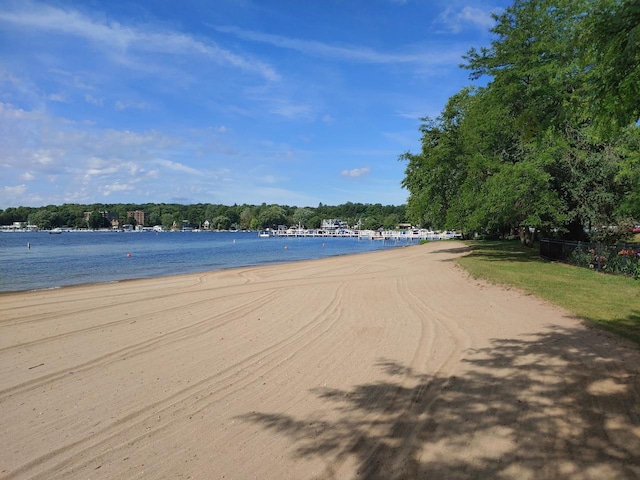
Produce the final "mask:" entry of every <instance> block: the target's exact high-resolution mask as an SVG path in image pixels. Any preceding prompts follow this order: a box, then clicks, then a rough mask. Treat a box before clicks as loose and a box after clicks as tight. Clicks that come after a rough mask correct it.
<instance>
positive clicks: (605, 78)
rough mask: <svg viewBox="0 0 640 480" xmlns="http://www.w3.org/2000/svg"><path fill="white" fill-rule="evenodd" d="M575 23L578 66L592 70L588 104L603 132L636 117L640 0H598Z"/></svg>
mask: <svg viewBox="0 0 640 480" xmlns="http://www.w3.org/2000/svg"><path fill="white" fill-rule="evenodd" d="M592 5H593V7H592V8H593V10H592V11H591V12H590V14H589V15H585V16H584V17H583V18H582V19H581V21H580V24H579V26H578V29H577V32H576V39H577V40H576V41H577V42H578V44H579V45H580V47H581V48H579V49H578V52H579V54H580V55H579V60H580V62H581V66H582V68H583V69H585V70H587V69H588V70H590V71H592V72H593V74H592V76H591V78H590V82H589V87H590V88H589V90H588V92H589V96H588V98H589V100H590V103H589V107H590V111H591V113H592V114H593V115H594V117H595V119H596V122H597V124H598V125H599V126H600V127H601V128H603V129H604V130H605V132H607V133H610V132H612V131H613V132H616V131H618V130H619V129H621V128H624V127H626V126H628V125H630V124H633V123H636V122H637V121H638V120H639V119H640V1H638V0H598V1H595V2H592Z"/></svg>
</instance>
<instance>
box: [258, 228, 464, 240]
mask: <svg viewBox="0 0 640 480" xmlns="http://www.w3.org/2000/svg"><path fill="white" fill-rule="evenodd" d="M259 236H260V237H263V238H266V237H284V238H291V237H300V238H306V237H310V238H314V237H322V238H331V237H333V238H357V239H358V240H383V241H384V240H393V241H400V240H404V241H406V242H412V241H421V240H451V239H459V238H462V235H461V234H460V233H456V232H451V231H445V232H440V231H435V232H434V231H432V230H426V229H413V230H351V229H342V230H328V229H324V230H323V229H304V228H287V229H284V228H280V229H277V230H276V229H274V230H266V231H262V232H260V233H259Z"/></svg>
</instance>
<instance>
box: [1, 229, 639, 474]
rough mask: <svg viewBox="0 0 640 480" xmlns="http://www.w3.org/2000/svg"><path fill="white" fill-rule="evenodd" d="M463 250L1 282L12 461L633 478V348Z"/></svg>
mask: <svg viewBox="0 0 640 480" xmlns="http://www.w3.org/2000/svg"><path fill="white" fill-rule="evenodd" d="M465 253H466V248H465V246H464V244H462V243H459V242H440V243H438V242H434V243H430V244H426V245H421V246H410V247H406V248H398V249H392V250H386V251H382V252H376V253H368V254H360V255H350V256H344V257H334V258H328V259H323V260H314V261H304V262H300V263H293V264H286V265H273V266H267V267H259V268H242V269H234V270H227V271H218V272H210V273H204V274H194V275H185V276H176V277H169V278H159V279H147V280H139V281H138V280H136V281H127V282H120V283H113V284H105V285H91V286H81V287H72V288H64V289H59V290H49V291H38V292H28V293H16V294H6V295H1V296H0V366H1V368H0V478H2V479H24V478H35V479H47V480H50V479H60V478H64V479H116V478H118V479H134V478H145V479H147V478H151V479H153V478H163V479H164V478H166V479H174V478H176V479H177V478H179V479H187V478H191V479H222V478H224V479H254V478H255V479H309V478H313V479H349V478H362V479H381V480H382V479H414V478H436V479H445V478H446V479H456V478H483V479H485V478H500V479H525V478H527V479H543V478H545V479H561V478H580V479H582V478H594V479H603V478H608V479H611V478H640V377H639V375H638V373H639V372H640V352H639V351H638V349H636V348H635V347H633V346H632V345H630V344H628V343H625V342H624V341H623V340H619V339H615V338H612V337H610V336H608V335H606V334H604V333H602V332H600V331H597V330H594V329H591V328H587V327H586V326H584V325H583V324H582V323H581V322H580V321H579V320H576V319H574V318H571V317H570V316H569V315H567V314H566V313H565V312H563V311H562V310H560V309H558V308H556V307H554V306H551V305H549V304H547V303H545V302H543V301H541V300H539V299H536V298H534V297H531V296H526V295H523V294H521V293H519V292H517V291H513V290H507V289H505V288H502V287H497V286H491V285H487V284H485V283H483V282H480V281H476V280H474V279H472V278H470V277H469V276H468V275H467V274H466V273H465V272H464V270H462V269H461V268H460V267H457V266H456V264H455V263H454V262H453V260H454V259H455V258H456V257H458V256H460V255H463V254H465Z"/></svg>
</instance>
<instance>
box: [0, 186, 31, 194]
mask: <svg viewBox="0 0 640 480" xmlns="http://www.w3.org/2000/svg"><path fill="white" fill-rule="evenodd" d="M2 190H3V191H4V193H5V194H6V195H7V196H9V197H17V196H19V195H24V194H25V192H26V191H27V186H26V185H25V184H24V183H23V184H22V185H16V186H14V187H9V186H5V187H2Z"/></svg>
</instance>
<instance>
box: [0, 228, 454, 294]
mask: <svg viewBox="0 0 640 480" xmlns="http://www.w3.org/2000/svg"><path fill="white" fill-rule="evenodd" d="M440 241H449V240H440ZM418 246H420V245H419V244H408V245H397V246H394V247H393V248H394V249H396V248H407V247H418ZM381 251H385V250H378V251H364V252H347V253H335V254H330V255H327V256H324V257H317V258H304V259H296V260H285V261H277V260H276V261H272V262H268V263H255V264H247V265H241V266H233V267H221V268H217V269H213V270H212V269H205V270H201V271H194V272H186V273H169V274H166V275H154V276H149V277H136V278H122V279H119V280H108V281H104V282H89V283H78V284H72V285H59V286H54V287H43V288H34V289H30V290H0V299H1V298H2V297H3V296H5V295H14V294H22V293H36V292H44V291H48V290H62V289H68V288H78V287H90V286H100V285H109V284H113V283H121V282H136V281H139V280H154V279H162V278H171V277H179V276H184V275H202V274H206V273H214V272H221V271H228V270H239V269H243V268H259V267H269V266H271V265H287V264H290V263H291V264H295V263H299V262H312V261H317V260H324V259H327V258H336V257H345V256H351V255H366V254H370V253H374V254H375V253H379V252H381Z"/></svg>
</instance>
